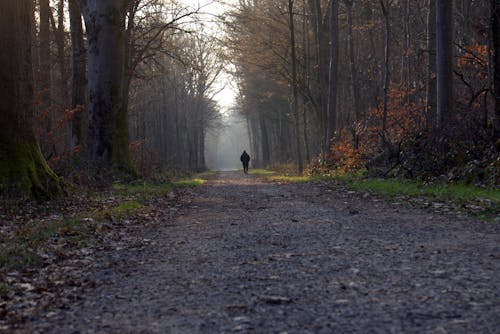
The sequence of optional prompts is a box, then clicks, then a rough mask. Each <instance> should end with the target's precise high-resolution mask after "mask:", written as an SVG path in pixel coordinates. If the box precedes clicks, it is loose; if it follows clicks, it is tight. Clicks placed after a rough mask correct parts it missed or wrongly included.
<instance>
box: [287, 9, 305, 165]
mask: <svg viewBox="0 0 500 334" xmlns="http://www.w3.org/2000/svg"><path fill="white" fill-rule="evenodd" d="M293 3H294V0H288V17H289V25H290V48H291V51H292V52H291V57H292V95H293V96H292V98H293V102H292V113H293V115H294V122H295V123H294V130H295V131H294V136H295V146H296V147H295V149H296V154H297V169H298V171H299V173H302V170H303V169H304V166H303V161H302V146H301V145H300V143H301V141H300V112H299V106H298V105H299V99H298V95H299V94H298V91H297V50H296V46H295V20H294V15H293Z"/></svg>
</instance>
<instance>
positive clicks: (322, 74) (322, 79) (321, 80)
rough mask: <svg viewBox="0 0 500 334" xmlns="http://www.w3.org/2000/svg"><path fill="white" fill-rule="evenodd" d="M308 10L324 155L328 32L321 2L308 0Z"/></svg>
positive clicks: (319, 0)
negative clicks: (314, 41) (316, 76)
mask: <svg viewBox="0 0 500 334" xmlns="http://www.w3.org/2000/svg"><path fill="white" fill-rule="evenodd" d="M309 8H310V10H311V14H312V15H311V18H312V22H313V24H314V35H315V39H316V53H317V61H318V73H317V75H318V84H319V92H320V96H319V100H318V104H317V105H318V107H317V109H318V111H319V120H320V124H319V127H320V129H318V130H320V132H321V136H320V138H321V149H322V150H323V152H324V153H325V152H326V151H327V150H328V147H326V137H327V128H328V126H327V122H328V121H327V107H328V72H329V71H328V65H327V64H328V42H329V39H328V31H326V30H327V28H326V27H327V25H326V24H325V23H324V21H323V10H322V8H321V0H309Z"/></svg>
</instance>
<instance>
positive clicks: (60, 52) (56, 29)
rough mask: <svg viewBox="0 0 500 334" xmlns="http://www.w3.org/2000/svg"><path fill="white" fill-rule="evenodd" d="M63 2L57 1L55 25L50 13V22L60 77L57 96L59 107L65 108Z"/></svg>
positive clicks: (66, 101) (66, 98)
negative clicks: (59, 101)
mask: <svg viewBox="0 0 500 334" xmlns="http://www.w3.org/2000/svg"><path fill="white" fill-rule="evenodd" d="M64 2H65V1H64V0H59V4H58V7H57V25H56V21H55V19H54V15H53V14H52V12H50V21H51V24H52V32H53V34H54V40H55V42H56V53H57V64H58V66H59V71H60V77H59V87H58V88H59V89H58V90H57V91H58V95H59V98H60V99H61V102H62V103H61V105H62V106H64V107H66V106H67V105H68V104H69V95H68V81H69V78H68V69H67V63H66V62H67V60H66V52H65V51H66V50H65V49H66V37H65V35H66V30H65V28H64V21H65V19H64Z"/></svg>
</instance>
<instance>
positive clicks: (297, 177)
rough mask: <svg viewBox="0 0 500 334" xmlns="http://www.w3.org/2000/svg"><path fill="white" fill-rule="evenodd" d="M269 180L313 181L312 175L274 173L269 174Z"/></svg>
mask: <svg viewBox="0 0 500 334" xmlns="http://www.w3.org/2000/svg"><path fill="white" fill-rule="evenodd" d="M269 180H271V181H276V182H291V183H301V182H310V181H313V180H314V178H313V177H312V176H300V175H274V176H270V177H269Z"/></svg>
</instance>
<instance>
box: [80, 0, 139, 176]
mask: <svg viewBox="0 0 500 334" xmlns="http://www.w3.org/2000/svg"><path fill="white" fill-rule="evenodd" d="M79 2H80V8H81V11H82V14H83V17H84V19H85V25H86V28H87V29H86V30H87V41H88V94H89V96H88V98H89V101H88V122H89V130H88V131H89V132H88V143H87V149H88V153H89V157H90V160H91V161H92V163H94V164H95V165H96V166H98V167H101V168H104V169H109V170H111V169H112V170H113V171H115V172H116V171H119V172H121V173H126V174H131V175H135V170H134V167H133V165H132V159H131V157H130V151H129V147H128V144H129V139H128V128H127V110H126V103H125V97H124V89H123V85H124V80H125V39H124V38H125V13H126V8H127V5H128V2H129V0H80V1H79Z"/></svg>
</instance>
